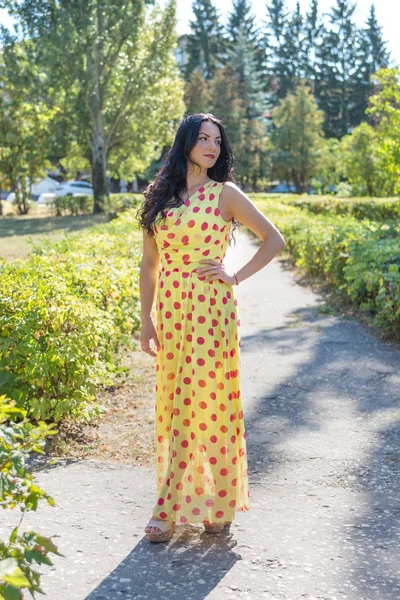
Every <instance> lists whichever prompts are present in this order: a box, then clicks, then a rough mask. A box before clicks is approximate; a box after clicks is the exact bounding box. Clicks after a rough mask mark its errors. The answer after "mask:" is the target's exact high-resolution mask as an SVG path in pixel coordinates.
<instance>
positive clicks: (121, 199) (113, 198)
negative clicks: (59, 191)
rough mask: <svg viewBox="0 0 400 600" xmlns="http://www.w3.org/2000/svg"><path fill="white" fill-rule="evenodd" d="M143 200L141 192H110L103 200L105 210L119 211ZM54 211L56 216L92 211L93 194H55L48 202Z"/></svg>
mask: <svg viewBox="0 0 400 600" xmlns="http://www.w3.org/2000/svg"><path fill="white" fill-rule="evenodd" d="M142 200H143V195H142V194H128V193H127V194H110V195H109V197H108V199H107V200H106V202H105V207H104V208H105V212H114V213H119V212H123V211H126V210H129V209H131V208H135V207H137V206H138V204H139V202H141V201H142ZM50 205H53V206H54V208H55V211H56V215H57V216H59V217H60V216H62V215H66V214H70V215H78V214H82V213H84V214H87V213H92V212H93V196H86V195H85V194H80V195H75V196H72V195H69V196H56V197H55V198H53V199H52V201H51V202H50Z"/></svg>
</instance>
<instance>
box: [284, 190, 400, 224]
mask: <svg viewBox="0 0 400 600" xmlns="http://www.w3.org/2000/svg"><path fill="white" fill-rule="evenodd" d="M279 201H280V202H283V203H284V204H289V205H291V206H295V207H297V208H303V209H305V210H307V211H309V212H310V213H312V214H316V215H319V214H322V215H326V216H329V215H331V216H334V215H348V216H352V217H354V218H356V219H359V220H362V219H370V220H371V221H385V222H388V221H394V222H396V223H398V221H399V218H400V199H399V198H338V197H337V196H309V195H306V194H303V195H301V196H299V195H293V194H290V195H289V194H288V195H285V196H283V195H281V196H279Z"/></svg>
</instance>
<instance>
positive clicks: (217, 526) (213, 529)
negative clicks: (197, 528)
mask: <svg viewBox="0 0 400 600" xmlns="http://www.w3.org/2000/svg"><path fill="white" fill-rule="evenodd" d="M230 524H231V521H225V522H222V523H210V521H203V525H204V529H205V530H206V531H207V532H208V533H222V531H223V530H224V528H225V525H230Z"/></svg>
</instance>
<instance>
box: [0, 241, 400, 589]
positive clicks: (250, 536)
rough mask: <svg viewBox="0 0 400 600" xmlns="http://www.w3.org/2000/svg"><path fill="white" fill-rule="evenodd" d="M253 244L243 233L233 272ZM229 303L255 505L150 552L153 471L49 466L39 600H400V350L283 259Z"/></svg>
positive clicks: (38, 522)
mask: <svg viewBox="0 0 400 600" xmlns="http://www.w3.org/2000/svg"><path fill="white" fill-rule="evenodd" d="M256 249H257V247H256V246H255V245H253V243H252V242H251V241H250V240H249V238H248V237H247V236H246V235H245V234H244V233H242V234H240V242H238V244H237V245H236V247H233V248H231V249H230V250H229V261H234V264H235V265H236V266H238V265H239V266H241V265H242V264H244V263H245V262H247V260H248V259H249V258H250V257H251V256H252V254H253V253H254V252H255V251H256ZM227 258H228V257H227ZM237 294H238V300H239V311H240V318H241V335H242V385H243V401H244V409H245V425H246V431H247V443H248V452H249V471H250V491H251V494H252V495H251V503H252V504H251V510H250V511H249V512H247V513H245V514H243V513H237V519H236V520H235V521H234V523H233V525H232V526H231V528H230V531H226V532H225V533H224V534H222V535H221V536H211V535H210V534H207V533H205V532H203V530H202V529H201V527H200V526H198V525H191V526H190V525H181V526H179V527H178V528H177V533H176V534H175V536H174V537H173V539H172V540H171V541H170V542H169V543H167V544H154V545H153V544H150V543H149V542H148V541H147V538H146V536H145V534H144V533H143V528H144V526H145V524H146V523H147V520H148V518H149V516H150V511H151V508H152V506H153V502H154V498H155V489H156V487H155V475H154V473H153V472H152V471H151V470H150V469H143V468H136V469H135V468H134V467H127V466H120V465H113V464H108V465H107V464H104V463H94V462H87V461H83V462H70V463H68V462H63V463H61V464H59V465H57V466H54V467H49V468H46V469H44V470H43V471H40V472H38V473H37V476H36V477H37V481H38V482H39V484H41V485H42V486H43V487H44V488H45V489H46V490H47V491H48V492H49V493H51V494H52V495H53V496H54V498H55V501H56V504H57V506H56V507H55V508H51V507H47V506H44V507H41V508H40V509H39V510H38V512H37V513H32V514H28V515H26V517H25V520H24V525H25V527H24V528H23V529H24V530H25V529H27V528H28V526H32V527H34V528H35V529H36V530H37V531H40V532H41V533H43V534H45V535H53V534H58V535H59V536H60V537H59V538H58V539H56V540H55V541H56V543H58V545H59V548H60V550H61V552H63V554H64V555H65V558H62V557H55V558H54V567H53V568H51V567H45V566H44V567H43V568H42V572H43V573H44V575H43V580H42V581H43V586H42V587H43V590H44V591H45V592H46V594H47V598H48V600H83V599H87V600H116V599H118V598H123V599H124V600H131V599H143V600H155V599H160V600H164V599H168V600H182V599H186V600H203V599H204V598H207V599H210V600H221V598H224V600H240V599H244V598H248V599H251V600H258V599H263V600H305V599H307V600H316V599H318V600H342V599H348V600H389V599H390V600H399V598H400V579H399V573H400V558H399V556H400V553H399V547H400V544H399V542H400V540H399V534H400V408H399V406H400V402H399V400H400V352H399V351H397V350H395V349H394V348H392V347H390V346H389V345H386V344H384V343H382V342H380V341H378V340H377V339H375V338H374V337H372V336H371V335H370V334H369V333H367V332H366V331H365V330H364V329H363V327H362V326H361V325H359V324H358V323H357V322H356V321H353V320H350V319H344V318H342V317H338V316H331V315H328V316H327V315H324V314H322V313H320V312H318V311H316V310H315V309H316V308H318V307H319V306H322V305H323V298H322V297H320V296H319V295H317V294H315V293H313V292H311V291H310V289H309V288H307V287H303V286H302V285H301V284H300V283H296V281H295V280H294V277H293V275H292V274H291V273H290V272H289V271H285V270H284V269H283V268H282V266H281V264H280V263H279V259H275V260H274V261H273V262H272V263H271V264H270V265H268V266H267V267H266V268H265V269H264V270H262V271H261V272H259V273H257V274H256V275H254V276H253V277H251V278H249V279H248V280H246V281H244V282H242V283H241V284H240V286H239V288H237ZM15 521H16V515H13V514H12V513H10V512H7V513H3V514H2V521H1V524H0V537H2V535H3V534H4V529H5V527H6V525H9V526H11V525H12V524H13V523H15ZM1 530H3V531H1Z"/></svg>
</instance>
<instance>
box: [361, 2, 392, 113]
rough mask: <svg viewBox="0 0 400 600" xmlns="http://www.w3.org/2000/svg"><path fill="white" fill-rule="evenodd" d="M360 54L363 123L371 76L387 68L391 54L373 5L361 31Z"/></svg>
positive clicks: (371, 87)
mask: <svg viewBox="0 0 400 600" xmlns="http://www.w3.org/2000/svg"><path fill="white" fill-rule="evenodd" d="M359 54H360V64H359V69H358V82H357V85H358V98H357V101H358V103H357V106H358V120H359V121H361V120H362V119H363V117H364V113H365V110H366V109H367V107H368V99H369V97H370V96H371V94H372V92H373V84H372V81H371V75H373V73H376V72H377V71H378V70H379V69H381V68H383V67H387V66H388V64H389V60H390V53H389V52H388V50H387V49H386V43H385V42H384V40H383V36H382V28H381V27H380V26H379V25H378V21H377V18H376V12H375V6H374V5H373V4H372V5H371V9H370V13H369V17H368V20H367V23H366V27H365V28H364V29H362V30H361V31H360V39H359Z"/></svg>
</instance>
